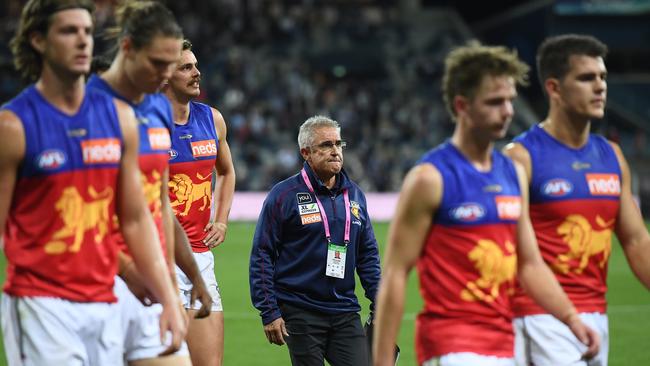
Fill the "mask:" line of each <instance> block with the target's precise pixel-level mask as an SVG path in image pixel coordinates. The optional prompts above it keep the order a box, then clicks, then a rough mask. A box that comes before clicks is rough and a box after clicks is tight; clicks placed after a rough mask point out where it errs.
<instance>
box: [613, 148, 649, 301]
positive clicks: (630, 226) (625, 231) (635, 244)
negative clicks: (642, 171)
mask: <svg viewBox="0 0 650 366" xmlns="http://www.w3.org/2000/svg"><path fill="white" fill-rule="evenodd" d="M611 145H612V148H613V149H614V152H616V157H617V158H618V163H619V166H620V167H621V175H622V177H621V179H622V182H621V206H620V209H619V211H618V217H617V218H616V236H617V237H618V240H619V241H620V242H621V246H622V247H623V251H624V252H625V257H626V258H627V261H628V263H629V264H630V267H631V268H632V271H633V272H634V274H635V275H636V277H637V278H638V279H639V281H641V283H642V284H643V285H644V286H645V287H646V288H647V289H649V290H650V234H648V229H647V228H646V226H645V224H644V222H643V217H642V216H641V211H640V210H639V207H638V206H637V204H636V203H635V202H634V199H633V198H632V188H631V182H630V181H631V173H630V166H629V165H628V163H627V161H626V160H625V157H624V156H623V153H622V152H621V148H620V147H619V146H618V145H617V144H615V143H611Z"/></svg>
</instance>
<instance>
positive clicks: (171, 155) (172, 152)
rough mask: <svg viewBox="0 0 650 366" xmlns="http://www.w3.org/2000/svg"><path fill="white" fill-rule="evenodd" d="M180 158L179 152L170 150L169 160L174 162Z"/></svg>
mask: <svg viewBox="0 0 650 366" xmlns="http://www.w3.org/2000/svg"><path fill="white" fill-rule="evenodd" d="M176 157H178V151H176V150H174V149H171V150H169V160H174V159H176Z"/></svg>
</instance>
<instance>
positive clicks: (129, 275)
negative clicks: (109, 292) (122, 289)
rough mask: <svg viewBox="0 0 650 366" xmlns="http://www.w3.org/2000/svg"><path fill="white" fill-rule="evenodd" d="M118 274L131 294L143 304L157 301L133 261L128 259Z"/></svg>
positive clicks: (148, 304) (147, 304) (146, 304)
mask: <svg viewBox="0 0 650 366" xmlns="http://www.w3.org/2000/svg"><path fill="white" fill-rule="evenodd" d="M119 276H120V277H121V278H122V279H123V280H124V282H125V283H126V286H127V287H128V288H129V290H130V291H131V293H132V294H133V296H135V297H136V298H137V299H138V300H140V302H141V303H142V304H143V305H145V306H150V305H151V304H153V303H155V302H158V300H157V299H156V298H155V297H154V296H153V294H152V293H151V292H150V291H149V290H148V289H147V286H146V285H145V283H144V280H143V278H142V275H141V274H140V271H138V268H137V267H136V266H135V262H133V261H130V262H128V263H127V264H125V265H124V267H123V268H122V269H121V271H120V273H119Z"/></svg>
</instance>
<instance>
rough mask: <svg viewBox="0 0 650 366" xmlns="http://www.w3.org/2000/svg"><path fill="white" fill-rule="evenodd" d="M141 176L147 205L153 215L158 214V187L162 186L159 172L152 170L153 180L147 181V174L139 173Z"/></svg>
mask: <svg viewBox="0 0 650 366" xmlns="http://www.w3.org/2000/svg"><path fill="white" fill-rule="evenodd" d="M140 176H141V178H142V190H143V191H144V198H145V200H146V201H147V206H149V207H150V208H153V209H152V211H151V214H152V215H153V217H159V216H160V206H161V203H160V187H161V186H162V181H161V180H160V173H158V171H157V170H154V171H153V173H152V174H151V176H152V177H153V180H152V181H151V182H149V180H147V176H146V175H144V174H140Z"/></svg>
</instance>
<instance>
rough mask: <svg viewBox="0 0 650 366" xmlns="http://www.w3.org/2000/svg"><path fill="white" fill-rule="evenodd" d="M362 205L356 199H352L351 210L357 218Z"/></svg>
mask: <svg viewBox="0 0 650 366" xmlns="http://www.w3.org/2000/svg"><path fill="white" fill-rule="evenodd" d="M360 208H361V206H359V202H356V201H350V212H352V214H353V215H354V217H356V218H357V219H358V218H359V209H360Z"/></svg>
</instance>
